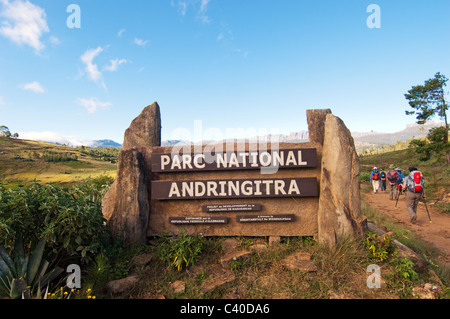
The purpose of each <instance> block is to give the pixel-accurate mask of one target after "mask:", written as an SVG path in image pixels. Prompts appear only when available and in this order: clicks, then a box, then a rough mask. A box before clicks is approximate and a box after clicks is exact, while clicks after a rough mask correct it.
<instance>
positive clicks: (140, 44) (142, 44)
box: [134, 38, 148, 47]
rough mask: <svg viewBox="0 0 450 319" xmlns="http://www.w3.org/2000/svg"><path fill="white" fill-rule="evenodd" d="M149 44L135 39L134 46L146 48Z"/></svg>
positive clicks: (146, 41)
mask: <svg viewBox="0 0 450 319" xmlns="http://www.w3.org/2000/svg"><path fill="white" fill-rule="evenodd" d="M147 43H148V40H142V39H138V38H134V44H136V45H138V46H140V47H144V46H146V45H147Z"/></svg>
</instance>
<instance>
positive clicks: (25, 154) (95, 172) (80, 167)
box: [0, 138, 117, 187]
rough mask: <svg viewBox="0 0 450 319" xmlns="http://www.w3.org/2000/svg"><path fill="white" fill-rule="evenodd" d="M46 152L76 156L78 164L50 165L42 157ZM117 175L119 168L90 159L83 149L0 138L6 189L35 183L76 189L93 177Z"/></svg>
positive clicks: (0, 169) (1, 173) (0, 161)
mask: <svg viewBox="0 0 450 319" xmlns="http://www.w3.org/2000/svg"><path fill="white" fill-rule="evenodd" d="M46 152H56V153H66V152H67V153H72V154H75V155H76V156H77V157H78V160H77V161H70V162H46V161H44V160H43V159H42V155H43V154H44V153H46ZM15 157H20V158H24V159H26V160H25V161H23V160H21V159H15ZM40 157H41V158H40ZM116 171H117V165H116V164H112V163H109V162H105V161H102V160H99V159H98V158H95V157H93V156H89V155H86V152H83V149H81V148H72V147H68V146H63V145H56V144H50V143H43V142H36V141H27V140H15V139H7V138H0V182H1V183H2V184H3V185H5V186H10V187H12V186H14V185H27V184H29V183H31V182H32V181H33V180H37V181H38V182H40V183H42V184H48V183H56V184H57V185H60V186H72V185H74V184H76V183H78V182H81V181H82V180H85V179H87V178H90V177H91V178H95V177H98V176H101V175H106V176H110V177H115V176H116Z"/></svg>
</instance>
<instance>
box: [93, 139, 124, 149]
mask: <svg viewBox="0 0 450 319" xmlns="http://www.w3.org/2000/svg"><path fill="white" fill-rule="evenodd" d="M90 147H94V148H95V147H100V148H103V147H114V148H122V144H119V143H117V142H114V141H113V140H98V141H93V143H92V145H90Z"/></svg>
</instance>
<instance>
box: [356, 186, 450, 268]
mask: <svg viewBox="0 0 450 319" xmlns="http://www.w3.org/2000/svg"><path fill="white" fill-rule="evenodd" d="M361 195H362V198H363V200H364V201H366V203H368V204H369V205H370V206H371V207H372V208H374V209H375V210H377V211H378V212H379V213H381V214H384V215H386V216H387V217H389V218H391V219H393V220H395V221H396V222H398V223H399V224H402V226H404V227H405V228H406V229H408V230H409V231H410V232H412V233H414V234H416V235H417V236H418V237H420V238H422V239H423V240H425V241H427V242H429V243H431V244H432V245H433V246H435V247H436V248H437V249H438V250H440V251H441V252H442V253H443V255H442V257H441V258H442V260H443V261H444V262H446V263H447V264H450V216H449V215H447V214H444V213H441V212H439V211H438V210H436V209H434V208H433V206H432V205H430V204H429V203H427V205H428V211H429V212H430V216H431V221H432V222H431V223H430V221H429V219H428V215H427V211H426V208H425V204H424V203H423V202H420V204H419V207H418V209H417V222H416V223H415V224H413V223H411V222H410V220H409V214H408V211H407V210H406V200H405V195H401V196H400V198H399V201H398V204H397V207H395V200H389V191H378V193H376V194H375V193H373V191H370V192H368V193H364V194H361Z"/></svg>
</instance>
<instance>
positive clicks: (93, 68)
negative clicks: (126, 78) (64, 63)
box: [81, 47, 106, 90]
mask: <svg viewBox="0 0 450 319" xmlns="http://www.w3.org/2000/svg"><path fill="white" fill-rule="evenodd" d="M101 52H103V48H102V47H98V48H96V49H89V50H87V51H86V52H85V53H84V54H83V55H82V56H81V61H82V62H83V63H84V64H85V66H86V67H85V71H86V73H87V75H88V77H89V79H91V80H92V81H94V82H95V83H97V84H98V85H100V86H101V87H103V88H104V89H105V90H106V85H105V82H104V81H103V77H102V73H101V72H100V71H99V70H98V66H97V64H94V59H95V58H96V57H97V56H98V55H99V54H100V53H101Z"/></svg>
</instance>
